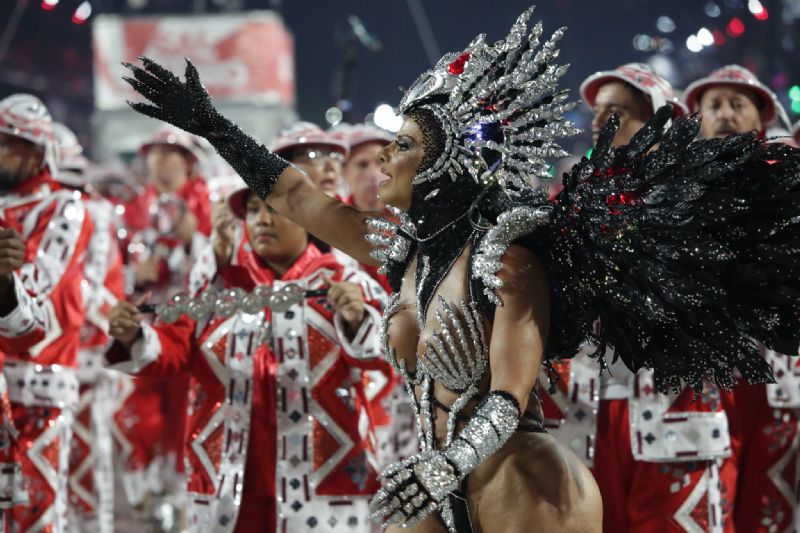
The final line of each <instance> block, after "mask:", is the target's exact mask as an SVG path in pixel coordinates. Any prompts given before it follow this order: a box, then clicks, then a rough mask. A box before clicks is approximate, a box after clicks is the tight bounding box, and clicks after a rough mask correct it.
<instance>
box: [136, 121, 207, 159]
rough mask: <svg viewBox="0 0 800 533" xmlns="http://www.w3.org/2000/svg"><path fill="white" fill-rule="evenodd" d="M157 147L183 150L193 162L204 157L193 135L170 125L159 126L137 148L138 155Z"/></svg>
mask: <svg viewBox="0 0 800 533" xmlns="http://www.w3.org/2000/svg"><path fill="white" fill-rule="evenodd" d="M159 145H160V146H163V145H168V146H177V147H178V148H183V149H184V150H185V151H186V152H187V153H188V154H189V155H190V156H192V157H193V158H194V160H195V161H200V159H201V157H202V155H204V154H203V151H202V148H201V146H200V141H199V140H197V138H196V137H195V136H194V135H192V134H191V133H187V132H185V131H183V130H182V129H180V128H176V127H175V126H172V125H170V124H162V125H161V126H159V127H158V129H157V130H155V131H154V132H153V134H152V135H151V136H150V138H149V139H147V140H146V141H145V142H144V143H142V146H141V147H139V153H140V154H142V155H145V154H146V153H147V150H149V149H150V147H152V146H159Z"/></svg>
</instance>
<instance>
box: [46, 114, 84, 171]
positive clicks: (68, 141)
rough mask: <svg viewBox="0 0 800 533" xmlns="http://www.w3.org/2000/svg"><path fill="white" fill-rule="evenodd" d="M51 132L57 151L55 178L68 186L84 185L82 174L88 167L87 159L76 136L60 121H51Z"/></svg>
mask: <svg viewBox="0 0 800 533" xmlns="http://www.w3.org/2000/svg"><path fill="white" fill-rule="evenodd" d="M53 133H54V134H55V142H56V143H57V144H58V153H59V159H58V173H57V174H56V176H55V178H56V180H58V181H60V182H61V183H65V184H67V185H70V186H77V187H83V186H85V185H86V178H85V177H84V176H83V174H84V172H85V171H86V169H87V168H89V160H88V159H86V157H85V156H84V155H83V146H81V143H80V141H79V140H78V136H77V135H75V132H73V131H72V130H71V129H69V128H68V127H67V126H65V125H64V124H61V123H60V122H54V123H53Z"/></svg>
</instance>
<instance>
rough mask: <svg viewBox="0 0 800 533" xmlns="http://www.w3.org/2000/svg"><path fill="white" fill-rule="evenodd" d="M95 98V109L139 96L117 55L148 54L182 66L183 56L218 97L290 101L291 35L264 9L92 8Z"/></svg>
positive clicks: (120, 104)
mask: <svg viewBox="0 0 800 533" xmlns="http://www.w3.org/2000/svg"><path fill="white" fill-rule="evenodd" d="M92 33H93V47H94V101H95V107H96V109H98V110H101V111H106V110H108V111H110V110H117V109H123V108H127V105H126V104H125V100H126V99H134V100H138V98H136V97H135V96H134V93H133V91H132V90H131V89H130V87H129V86H128V84H127V83H125V82H123V81H122V80H121V79H120V77H121V76H123V75H124V74H125V73H126V71H125V70H124V69H123V67H122V65H121V64H120V63H121V62H122V61H130V62H133V63H135V62H136V58H137V57H139V56H147V57H150V58H153V59H155V60H156V61H158V62H160V63H162V64H163V65H164V66H166V67H167V68H169V69H170V70H173V71H177V72H181V73H182V72H183V70H184V67H185V62H184V58H187V57H188V58H190V59H191V60H192V62H193V63H194V64H195V65H196V66H197V69H198V70H199V71H200V76H201V77H202V79H203V83H204V85H205V86H206V88H207V89H208V91H209V93H211V95H212V96H213V97H215V99H216V100H217V101H218V102H230V103H249V104H256V105H263V104H271V105H280V104H285V105H289V106H293V105H294V101H295V82H294V51H293V41H292V36H291V34H290V33H289V31H288V30H287V29H286V27H285V26H284V24H283V20H282V19H281V17H280V16H278V15H276V14H275V13H272V12H269V11H256V12H249V13H241V14H231V15H219V14H215V15H213V16H211V15H208V16H205V15H199V16H198V15H193V16H164V17H136V18H131V17H118V16H110V15H107V16H98V17H97V18H96V19H95V20H94V24H93V26H92Z"/></svg>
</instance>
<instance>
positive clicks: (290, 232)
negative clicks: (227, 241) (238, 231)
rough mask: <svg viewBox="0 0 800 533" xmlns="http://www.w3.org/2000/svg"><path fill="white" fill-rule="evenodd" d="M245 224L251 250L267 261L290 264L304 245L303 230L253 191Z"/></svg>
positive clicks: (246, 205) (246, 212)
mask: <svg viewBox="0 0 800 533" xmlns="http://www.w3.org/2000/svg"><path fill="white" fill-rule="evenodd" d="M245 225H246V226H247V237H248V239H249V242H250V246H251V247H252V248H253V252H255V254H256V255H257V256H258V257H260V258H261V259H263V260H264V261H266V262H268V263H273V264H276V265H291V263H293V262H294V260H295V259H296V258H297V257H298V256H300V254H302V253H303V251H304V250H305V249H306V245H307V242H308V240H307V239H308V237H307V233H306V230H304V229H303V227H302V226H300V225H298V224H295V223H294V222H292V221H291V220H289V219H288V218H286V217H282V216H280V215H279V214H277V213H276V212H275V211H274V210H273V209H272V208H271V207H270V206H269V205H267V203H266V202H265V201H264V200H262V199H261V198H259V197H258V196H257V195H255V194H249V195H248V197H247V203H246V204H245Z"/></svg>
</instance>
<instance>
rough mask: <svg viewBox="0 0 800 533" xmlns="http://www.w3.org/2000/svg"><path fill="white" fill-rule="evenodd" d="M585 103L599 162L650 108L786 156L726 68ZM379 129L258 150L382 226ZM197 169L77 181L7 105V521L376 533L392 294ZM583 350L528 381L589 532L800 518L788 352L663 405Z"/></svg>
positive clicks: (11, 525)
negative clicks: (566, 459)
mask: <svg viewBox="0 0 800 533" xmlns="http://www.w3.org/2000/svg"><path fill="white" fill-rule="evenodd" d="M580 96H581V98H582V100H583V102H584V103H585V105H586V106H588V108H589V109H590V110H591V112H592V113H593V114H594V120H593V122H592V128H593V133H594V135H595V138H594V140H595V141H596V140H597V135H598V134H599V132H600V128H601V127H602V126H603V124H605V123H606V121H607V120H608V118H609V116H610V115H611V114H616V115H617V116H618V117H619V121H620V128H619V130H618V132H617V134H616V137H615V139H614V141H613V143H614V145H615V146H623V145H626V144H628V143H629V142H630V140H631V138H632V136H633V135H634V134H635V133H636V132H637V131H638V130H639V129H640V128H641V127H642V126H643V125H644V124H645V123H647V121H648V120H649V119H651V118H652V116H653V115H654V113H655V112H656V110H658V108H659V107H661V106H662V105H663V104H665V103H672V104H673V110H674V115H675V118H677V117H678V116H680V115H683V114H687V113H695V112H696V113H699V114H700V116H701V118H702V127H701V136H702V137H704V138H715V137H716V138H722V137H726V136H728V135H732V134H736V133H744V132H748V131H753V130H755V131H758V132H759V135H760V136H761V137H762V138H763V140H764V142H767V143H788V144H794V143H797V142H800V128H798V126H797V125H795V127H794V131H793V134H794V138H792V132H790V131H780V130H781V128H786V127H788V124H785V117H786V115H785V112H784V111H783V110H782V107H781V104H780V103H779V102H778V100H777V99H776V97H775V95H774V94H773V92H772V91H771V90H770V89H769V88H768V87H767V86H766V85H765V84H764V83H763V82H761V81H760V80H759V79H757V78H756V77H755V76H754V75H753V74H752V73H751V72H750V71H748V70H747V69H745V68H743V67H741V66H737V65H729V66H726V67H724V68H721V69H718V70H715V71H713V72H711V73H709V74H708V75H707V76H706V77H703V78H701V79H699V80H697V81H695V82H693V83H691V84H690V85H689V86H688V87H687V88H686V89H685V90H684V91H683V92H682V96H683V97H682V99H678V98H677V97H676V93H675V92H673V89H672V87H671V86H670V84H669V83H668V82H667V81H666V80H665V79H663V78H662V77H660V76H658V75H657V74H655V73H654V72H653V71H651V70H650V69H649V68H648V67H647V66H644V65H641V64H627V65H622V66H619V67H617V68H615V69H612V70H605V71H601V72H598V73H596V74H593V75H591V76H589V77H588V78H587V79H586V80H585V81H584V83H583V84H582V85H581V86H580ZM587 134H588V132H587ZM392 139H393V136H392V135H390V134H388V133H387V132H384V131H382V130H380V129H378V128H376V127H374V126H371V125H361V124H360V125H339V126H336V127H334V128H332V129H331V130H328V131H326V130H324V129H322V128H320V127H319V126H317V125H314V124H311V123H308V122H298V123H296V124H293V125H291V126H289V127H287V128H285V129H284V130H283V131H282V132H281V134H280V135H279V136H278V137H277V138H276V139H274V140H272V141H271V143H270V145H269V146H270V148H271V150H272V152H273V153H275V154H278V155H280V156H282V157H283V158H284V159H286V160H287V161H289V162H290V163H291V164H292V165H294V166H295V167H297V168H299V169H301V170H302V171H303V172H305V173H306V174H307V175H308V177H309V178H310V179H311V181H312V182H313V183H314V184H315V185H316V186H317V187H319V188H320V189H322V190H323V191H324V192H325V193H327V194H329V195H335V196H338V197H339V198H340V199H341V200H343V201H344V202H346V203H348V204H350V205H354V206H356V207H358V208H359V209H362V210H374V211H384V209H385V208H384V206H383V205H382V203H381V202H380V200H379V199H378V187H379V183H380V181H381V180H382V179H383V178H382V175H381V171H380V161H379V154H380V152H381V150H384V149H385V147H386V146H387V145H390V143H392ZM209 156H210V152H209V150H208V147H207V146H205V145H204V144H203V142H202V140H201V139H199V138H196V137H194V136H192V135H190V134H188V133H186V132H184V131H181V130H179V129H177V128H174V127H171V126H166V125H164V126H161V127H159V128H158V129H156V130H155V131H154V132H153V134H152V136H151V137H150V138H149V139H148V140H147V141H146V142H145V143H143V144H142V146H141V147H140V149H139V153H138V154H137V157H136V160H135V164H134V165H132V166H131V167H129V168H126V169H117V168H112V167H108V166H101V165H94V164H92V163H90V162H89V161H88V160H87V159H86V158H85V156H84V155H83V154H82V148H81V146H80V145H79V143H78V141H77V139H76V137H75V135H74V134H72V132H70V130H69V129H68V128H67V127H66V126H64V125H62V124H58V123H54V122H53V120H52V119H51V117H50V114H49V113H48V111H47V109H46V108H45V106H44V104H43V103H42V102H41V101H39V100H38V99H37V98H36V97H34V96H32V95H27V94H14V95H9V96H6V97H5V98H3V99H2V100H1V101H0V187H2V196H1V197H0V223H1V224H2V229H0V353H1V354H2V358H1V359H0V361H1V362H2V363H1V364H2V365H3V367H2V370H3V372H2V374H0V376H1V377H2V380H0V385H1V386H0V390H2V417H3V423H2V426H0V431H1V432H2V433H0V463H1V464H0V508H2V510H3V512H2V520H3V526H2V527H3V531H9V532H39V531H43V532H66V531H75V532H88V531H97V532H99V533H104V532H110V531H131V532H133V531H184V530H186V531H192V532H217V531H220V532H221V531H237V532H240V533H241V532H254V533H255V532H280V533H293V532H302V531H320V532H334V531H336V532H338V531H348V532H349V531H353V532H369V531H375V530H377V527H378V526H376V525H374V524H373V523H372V522H371V521H370V519H369V515H370V510H369V506H368V502H369V499H370V497H371V496H372V495H373V494H375V492H376V491H377V490H378V489H379V488H380V483H379V481H378V480H377V476H378V473H379V472H381V470H382V469H383V468H384V467H386V466H387V465H389V464H391V463H393V462H396V461H398V460H400V459H403V458H405V457H408V456H410V455H412V454H414V453H415V452H416V450H417V430H416V428H415V420H414V412H413V410H412V405H411V403H410V402H409V400H408V398H407V395H406V392H405V389H404V388H403V384H402V383H401V378H400V376H399V375H398V374H397V373H396V372H395V371H394V370H393V368H392V366H391V365H390V364H389V363H387V362H386V360H385V356H386V354H385V353H384V351H385V348H384V343H383V342H382V339H381V334H380V331H381V328H380V322H381V316H382V313H383V311H384V310H385V308H386V306H387V302H388V300H389V296H390V293H391V288H390V284H389V283H388V282H387V279H386V277H385V276H384V275H383V274H380V273H378V271H377V270H376V269H375V268H374V267H372V266H369V265H365V264H362V263H359V262H358V261H356V260H354V259H351V258H350V257H349V256H347V255H345V254H344V253H342V252H341V251H339V250H337V249H333V248H331V247H330V246H328V245H327V244H325V243H324V242H322V241H321V240H319V239H317V238H316V237H315V236H313V235H310V234H309V233H308V232H307V231H306V230H305V229H303V227H301V226H299V225H298V224H296V223H294V222H291V221H290V220H288V219H287V218H284V217H283V216H281V215H279V214H278V213H277V212H276V211H275V210H273V209H272V208H271V207H270V206H269V205H268V204H267V203H266V202H265V201H264V200H262V199H261V198H260V197H259V196H258V195H256V194H255V193H253V192H251V191H250V190H249V189H248V188H246V187H244V184H243V183H241V182H240V183H238V184H237V183H236V182H231V181H230V180H228V181H226V182H222V181H220V182H215V181H214V180H213V179H212V180H208V181H207V180H206V178H205V177H204V175H203V170H204V162H205V160H206V159H207V158H208V157H209ZM137 165H138V166H137ZM232 183H233V184H232ZM553 188H554V189H555V190H553V191H552V192H553V193H555V192H557V187H553ZM385 214H386V216H387V217H391V216H392V214H391V213H389V212H388V211H385ZM176 295H177V296H176ZM265 302H269V305H265ZM154 310H158V313H155V312H154ZM159 315H160V316H159ZM111 319H113V320H114V324H115V325H114V326H113V327H111V329H109V321H110V320H111ZM593 349H594V348H593V347H592V346H588V345H587V346H586V347H585V349H584V350H582V351H581V352H580V353H578V354H577V355H576V356H575V357H574V358H572V359H571V360H566V361H564V362H557V363H554V364H553V365H552V367H553V368H552V369H551V370H550V372H549V373H548V372H547V371H545V370H544V369H543V370H542V373H541V377H540V380H539V388H540V397H541V399H542V407H543V411H544V427H545V428H546V430H547V432H549V434H550V435H552V437H554V438H555V439H556V440H558V442H560V443H561V445H563V446H564V447H566V448H568V449H569V450H571V452H573V453H574V454H575V455H576V456H577V457H578V458H579V459H580V460H581V461H582V462H583V463H584V464H585V465H586V466H587V467H589V468H590V469H591V472H592V474H593V475H594V479H595V480H596V482H597V485H598V487H599V489H600V494H601V495H602V505H603V530H604V531H609V532H623V531H636V532H645V531H648V532H649V531H685V532H690V533H695V532H723V531H725V532H733V531H741V532H748V533H750V532H761V531H763V532H784V531H794V530H796V529H798V528H800V502H798V496H799V495H798V484H799V483H800V464H798V461H799V460H800V432H798V424H799V423H800V367H799V366H798V363H799V362H800V359H793V358H791V357H789V356H788V355H796V354H788V355H784V354H780V353H775V352H774V351H771V350H769V349H767V348H764V349H763V357H764V358H765V359H766V360H767V362H768V363H769V365H770V366H771V368H772V371H773V373H774V375H775V383H772V384H766V385H747V384H745V383H744V382H742V383H741V384H740V385H739V386H737V387H736V388H734V389H733V390H721V389H720V388H718V387H717V386H714V385H712V384H710V383H709V384H707V385H706V386H705V387H704V388H703V390H702V391H701V392H700V393H699V394H695V392H694V391H692V390H691V389H689V388H686V389H684V390H682V391H675V392H672V393H670V394H661V393H658V392H657V391H656V387H655V384H654V380H653V374H652V372H650V371H647V370H641V371H639V372H638V373H636V374H633V373H631V372H629V371H628V370H627V369H626V368H625V367H624V365H623V364H622V363H621V361H616V362H614V363H612V364H610V366H609V368H606V369H602V370H601V368H600V363H599V362H598V360H597V359H595V358H591V357H588V355H587V354H588V353H590V352H592V351H593ZM606 360H607V361H609V362H611V361H613V360H614V357H613V353H611V350H610V349H609V351H608V352H607V353H606ZM553 371H555V373H556V374H558V378H557V379H553V376H552V374H553ZM598 529H599V525H598ZM534 530H536V529H535V528H533V527H532V529H530V531H534Z"/></svg>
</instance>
